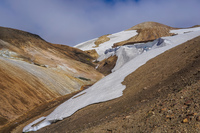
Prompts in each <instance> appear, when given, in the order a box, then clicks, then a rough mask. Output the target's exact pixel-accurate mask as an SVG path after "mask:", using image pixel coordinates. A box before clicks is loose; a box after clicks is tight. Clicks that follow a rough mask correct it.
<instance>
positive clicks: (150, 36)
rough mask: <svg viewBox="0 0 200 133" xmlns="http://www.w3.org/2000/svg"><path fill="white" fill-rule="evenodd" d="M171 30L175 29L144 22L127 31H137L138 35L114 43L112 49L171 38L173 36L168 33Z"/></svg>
mask: <svg viewBox="0 0 200 133" xmlns="http://www.w3.org/2000/svg"><path fill="white" fill-rule="evenodd" d="M172 29H175V28H172V27H170V26H167V25H164V24H160V23H156V22H144V23H141V24H138V25H136V26H133V27H131V28H130V29H128V30H137V32H138V34H137V35H136V36H133V37H132V38H130V39H128V40H126V41H122V42H118V43H115V44H114V45H113V47H117V46H122V45H127V44H134V43H141V42H148V41H153V40H155V39H158V38H160V37H164V36H172V35H174V34H172V33H170V30H172Z"/></svg>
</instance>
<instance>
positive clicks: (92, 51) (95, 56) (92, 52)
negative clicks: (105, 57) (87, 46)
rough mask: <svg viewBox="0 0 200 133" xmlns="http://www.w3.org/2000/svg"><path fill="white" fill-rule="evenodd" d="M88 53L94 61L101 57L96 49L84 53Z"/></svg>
mask: <svg viewBox="0 0 200 133" xmlns="http://www.w3.org/2000/svg"><path fill="white" fill-rule="evenodd" d="M84 52H86V53H87V54H88V55H90V56H91V57H93V58H94V59H97V58H98V57H99V55H98V53H97V51H96V50H95V49H92V50H86V51H84Z"/></svg>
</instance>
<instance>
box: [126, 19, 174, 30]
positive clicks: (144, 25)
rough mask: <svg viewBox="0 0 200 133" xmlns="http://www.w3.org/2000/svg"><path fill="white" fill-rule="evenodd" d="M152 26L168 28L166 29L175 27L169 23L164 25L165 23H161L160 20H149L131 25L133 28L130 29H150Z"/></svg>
mask: <svg viewBox="0 0 200 133" xmlns="http://www.w3.org/2000/svg"><path fill="white" fill-rule="evenodd" d="M150 28H166V29H173V28H172V27H170V26H167V25H164V24H161V23H158V22H151V21H148V22H143V23H140V24H137V25H135V26H133V27H131V28H130V29H128V30H140V29H150Z"/></svg>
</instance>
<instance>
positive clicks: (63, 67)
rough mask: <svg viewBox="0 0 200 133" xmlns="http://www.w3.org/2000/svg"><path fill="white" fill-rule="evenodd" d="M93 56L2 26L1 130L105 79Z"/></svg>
mask: <svg viewBox="0 0 200 133" xmlns="http://www.w3.org/2000/svg"><path fill="white" fill-rule="evenodd" d="M93 60H94V59H93V57H91V56H89V55H88V54H86V53H85V52H83V51H81V50H79V49H76V48H72V47H69V46H65V45H58V44H51V43H48V42H46V41H45V40H43V39H42V38H40V37H39V36H38V35H34V34H31V33H28V32H24V31H20V30H16V29H10V28H4V27H0V62H1V63H0V75H1V76H0V93H1V95H0V99H1V100H0V106H1V108H0V128H1V127H2V126H3V125H5V124H6V123H9V122H11V121H13V120H14V119H16V118H18V117H20V116H22V115H24V114H25V113H26V112H27V111H29V110H31V109H33V108H35V107H37V106H39V105H41V104H42V103H44V102H47V101H49V100H53V99H55V98H58V97H60V96H63V95H66V94H69V93H72V92H75V91H79V90H80V88H81V87H82V86H84V85H90V84H93V83H95V82H96V81H98V80H99V79H101V78H102V77H103V75H102V74H101V73H99V72H98V71H96V70H95V69H94V66H95V65H94V64H93V62H92V61H93Z"/></svg>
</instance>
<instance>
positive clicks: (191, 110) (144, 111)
mask: <svg viewBox="0 0 200 133" xmlns="http://www.w3.org/2000/svg"><path fill="white" fill-rule="evenodd" d="M199 45H200V37H197V38H195V39H193V40H190V41H188V42H186V43H184V44H182V45H179V46H177V47H175V48H173V49H171V50H168V51H166V52H164V53H163V54H161V55H159V56H157V57H155V58H153V59H151V60H149V61H148V62H147V63H146V64H145V65H143V66H141V67H140V68H138V69H137V70H136V71H135V72H133V73H131V74H130V75H129V76H127V77H126V78H125V80H124V82H123V84H124V85H126V89H125V90H124V92H123V96H122V97H120V98H117V99H114V100H111V101H107V102H104V103H99V104H93V105H90V106H87V107H85V108H83V109H81V110H79V111H77V112H76V113H75V114H73V115H72V116H71V117H68V118H66V119H64V120H63V121H58V122H56V123H54V124H52V125H50V126H48V127H44V128H42V129H41V130H39V131H37V133H40V132H41V133H45V132H46V133H47V132H48V133H64V132H65V133H66V132H70V133H72V132H87V133H88V132H109V133H110V132H178V131H181V132H199V131H200V130H199V115H200V110H199V109H200V108H199V100H200V98H199V96H198V94H199V91H200V90H199V87H200V47H199Z"/></svg>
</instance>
